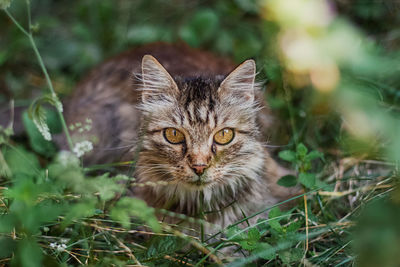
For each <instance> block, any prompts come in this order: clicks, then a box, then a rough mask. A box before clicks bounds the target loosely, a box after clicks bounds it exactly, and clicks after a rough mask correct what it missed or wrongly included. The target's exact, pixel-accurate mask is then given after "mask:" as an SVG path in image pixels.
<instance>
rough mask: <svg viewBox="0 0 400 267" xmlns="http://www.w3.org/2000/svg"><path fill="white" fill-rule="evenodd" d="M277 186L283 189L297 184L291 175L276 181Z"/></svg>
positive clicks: (294, 177)
mask: <svg viewBox="0 0 400 267" xmlns="http://www.w3.org/2000/svg"><path fill="white" fill-rule="evenodd" d="M277 184H278V185H280V186H284V187H293V186H295V185H296V184H297V178H296V176H293V175H285V176H282V177H281V178H280V179H279V180H278V182H277Z"/></svg>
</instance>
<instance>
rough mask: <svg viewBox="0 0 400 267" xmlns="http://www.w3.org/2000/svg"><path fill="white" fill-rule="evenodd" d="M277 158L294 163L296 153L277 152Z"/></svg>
mask: <svg viewBox="0 0 400 267" xmlns="http://www.w3.org/2000/svg"><path fill="white" fill-rule="evenodd" d="M278 156H279V157H280V158H281V159H283V160H286V161H289V162H294V161H295V160H296V153H294V151H291V150H283V151H281V152H279V154H278Z"/></svg>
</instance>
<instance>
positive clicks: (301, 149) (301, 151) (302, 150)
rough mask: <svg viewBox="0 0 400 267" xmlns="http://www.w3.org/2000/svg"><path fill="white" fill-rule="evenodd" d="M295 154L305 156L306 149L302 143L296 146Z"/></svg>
mask: <svg viewBox="0 0 400 267" xmlns="http://www.w3.org/2000/svg"><path fill="white" fill-rule="evenodd" d="M296 152H297V154H298V155H299V156H301V157H304V156H305V155H306V154H307V152H308V149H307V147H306V146H305V145H304V144H303V143H300V144H298V145H297V149H296Z"/></svg>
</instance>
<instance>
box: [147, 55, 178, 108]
mask: <svg viewBox="0 0 400 267" xmlns="http://www.w3.org/2000/svg"><path fill="white" fill-rule="evenodd" d="M141 80H142V82H143V88H142V101H143V103H148V102H155V101H160V100H163V99H165V98H166V97H168V96H175V95H176V94H177V93H178V92H179V90H178V86H177V85H176V83H175V81H174V79H172V77H171V75H169V73H168V71H167V70H166V69H165V68H164V67H163V66H162V65H161V64H160V62H158V61H157V59H155V58H154V57H153V56H151V55H145V56H144V57H143V59H142V77H141Z"/></svg>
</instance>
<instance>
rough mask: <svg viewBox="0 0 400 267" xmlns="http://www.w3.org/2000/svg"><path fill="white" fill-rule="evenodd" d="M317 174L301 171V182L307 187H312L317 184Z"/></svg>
mask: <svg viewBox="0 0 400 267" xmlns="http://www.w3.org/2000/svg"><path fill="white" fill-rule="evenodd" d="M315 180H316V177H315V174H313V173H300V174H299V182H300V183H301V184H302V185H304V186H305V187H306V188H308V189H311V188H312V187H313V186H314V185H315Z"/></svg>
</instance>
